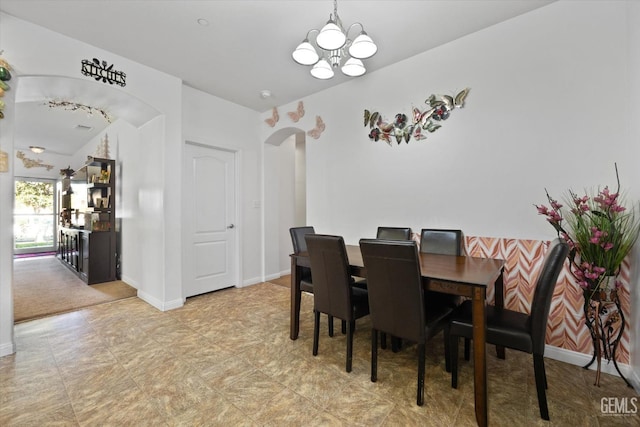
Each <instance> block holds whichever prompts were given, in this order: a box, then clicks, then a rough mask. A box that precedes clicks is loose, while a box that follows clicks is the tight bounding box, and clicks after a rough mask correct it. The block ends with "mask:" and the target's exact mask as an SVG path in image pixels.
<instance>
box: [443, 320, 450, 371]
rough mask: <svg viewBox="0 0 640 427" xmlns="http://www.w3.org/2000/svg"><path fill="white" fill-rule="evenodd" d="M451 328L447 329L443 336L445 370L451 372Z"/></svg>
mask: <svg viewBox="0 0 640 427" xmlns="http://www.w3.org/2000/svg"><path fill="white" fill-rule="evenodd" d="M448 329H449V328H448V327H446V328H445V330H444V333H443V334H442V336H443V337H444V370H445V371H447V372H451V349H450V347H451V345H450V343H449V341H450V337H449V330H448Z"/></svg>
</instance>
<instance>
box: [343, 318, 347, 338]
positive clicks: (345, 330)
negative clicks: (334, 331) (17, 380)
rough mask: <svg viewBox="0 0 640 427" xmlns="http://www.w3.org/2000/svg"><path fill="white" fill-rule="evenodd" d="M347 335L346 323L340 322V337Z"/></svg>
mask: <svg viewBox="0 0 640 427" xmlns="http://www.w3.org/2000/svg"><path fill="white" fill-rule="evenodd" d="M346 333H347V322H345V321H344V320H343V321H342V335H344V334H346Z"/></svg>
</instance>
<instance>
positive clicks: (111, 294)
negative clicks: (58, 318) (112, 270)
mask: <svg viewBox="0 0 640 427" xmlns="http://www.w3.org/2000/svg"><path fill="white" fill-rule="evenodd" d="M13 266H14V267H13V273H14V276H13V309H14V321H15V322H16V323H18V322H23V321H25V320H32V319H37V318H40V317H45V316H50V315H53V314H59V313H64V312H67V311H73V310H77V309H79V308H82V307H88V306H91V305H96V304H102V303H105V302H110V301H116V300H119V299H124V298H130V297H134V296H136V292H137V291H136V289H135V288H132V287H131V286H129V285H128V284H126V283H125V282H123V281H121V280H117V281H115V282H106V283H99V284H96V285H91V286H89V285H87V284H86V283H84V282H83V281H82V280H80V278H78V277H77V276H76V275H75V274H73V273H72V272H71V271H69V269H67V268H66V267H65V266H63V265H62V264H61V263H60V261H58V259H57V258H56V257H55V256H42V257H34V258H20V259H15V260H14V262H13Z"/></svg>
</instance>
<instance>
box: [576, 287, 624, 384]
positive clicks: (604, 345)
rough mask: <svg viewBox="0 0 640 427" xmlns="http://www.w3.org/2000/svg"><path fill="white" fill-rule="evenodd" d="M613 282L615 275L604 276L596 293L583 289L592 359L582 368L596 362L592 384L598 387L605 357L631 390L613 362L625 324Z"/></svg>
mask: <svg viewBox="0 0 640 427" xmlns="http://www.w3.org/2000/svg"><path fill="white" fill-rule="evenodd" d="M615 281H616V276H607V277H605V278H604V279H603V281H602V282H601V283H600V286H599V289H598V290H597V291H593V290H591V289H585V290H584V298H585V302H584V314H585V324H586V326H587V328H589V332H590V333H591V340H592V342H593V357H592V358H591V361H590V362H589V363H588V364H586V365H585V366H584V368H585V369H587V368H589V366H591V365H592V364H593V362H594V361H595V362H597V368H596V380H595V383H594V385H597V386H600V373H601V366H602V358H603V357H604V358H605V359H606V360H607V362H611V361H613V365H614V366H615V368H616V371H618V374H619V375H620V377H621V378H622V379H623V380H624V381H625V382H626V383H627V385H628V386H629V387H631V384H630V383H629V381H627V379H626V378H625V377H624V375H622V372H620V369H619V368H618V362H617V361H616V349H617V348H618V344H619V343H620V339H621V338H622V333H623V332H624V328H625V325H626V321H625V318H624V313H623V312H622V308H621V307H620V299H619V298H618V291H617V288H616V285H615Z"/></svg>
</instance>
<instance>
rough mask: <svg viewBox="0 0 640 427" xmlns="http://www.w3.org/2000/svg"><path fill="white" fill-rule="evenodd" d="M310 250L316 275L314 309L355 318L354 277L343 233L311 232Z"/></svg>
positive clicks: (312, 266)
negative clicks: (352, 286) (352, 280)
mask: <svg viewBox="0 0 640 427" xmlns="http://www.w3.org/2000/svg"><path fill="white" fill-rule="evenodd" d="M305 239H306V241H307V251H308V252H309V260H310V262H311V273H312V274H313V287H314V290H313V301H314V303H313V304H314V310H315V311H319V312H321V313H326V314H329V315H331V316H335V317H338V318H340V319H343V320H352V319H353V313H352V309H351V307H352V304H351V280H350V279H351V276H350V274H349V260H348V258H347V250H346V248H345V245H344V240H343V239H342V237H341V236H329V235H323V234H307V235H306V236H305Z"/></svg>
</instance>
